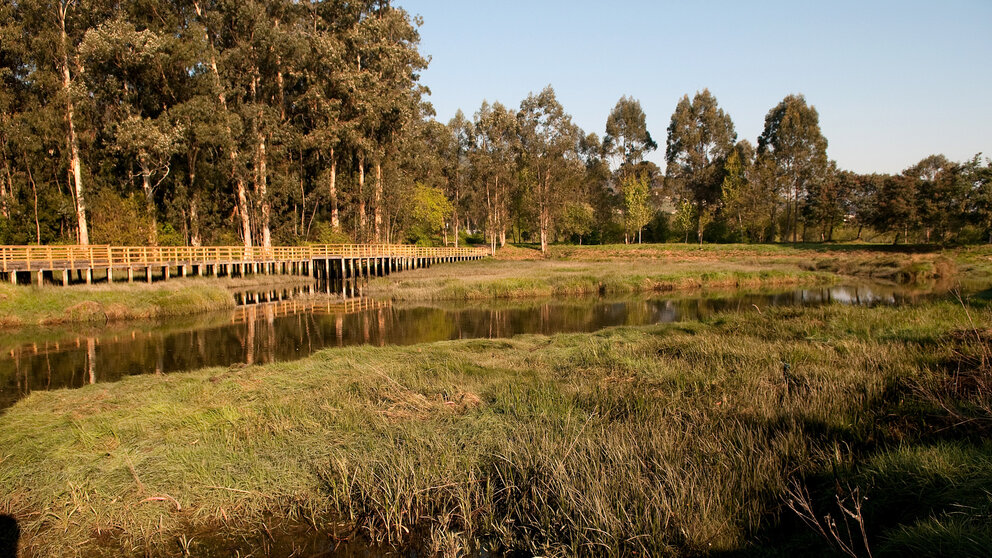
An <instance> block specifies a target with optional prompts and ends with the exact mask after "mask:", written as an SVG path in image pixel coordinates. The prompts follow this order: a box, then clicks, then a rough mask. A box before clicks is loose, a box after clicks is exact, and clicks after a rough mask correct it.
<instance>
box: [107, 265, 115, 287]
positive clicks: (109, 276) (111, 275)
mask: <svg viewBox="0 0 992 558" xmlns="http://www.w3.org/2000/svg"><path fill="white" fill-rule="evenodd" d="M107 284H108V285H113V284H114V268H112V267H109V266H108V267H107Z"/></svg>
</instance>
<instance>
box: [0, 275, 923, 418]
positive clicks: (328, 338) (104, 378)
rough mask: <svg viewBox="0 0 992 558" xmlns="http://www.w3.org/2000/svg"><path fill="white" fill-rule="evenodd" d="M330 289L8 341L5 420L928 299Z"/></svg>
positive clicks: (44, 331)
mask: <svg viewBox="0 0 992 558" xmlns="http://www.w3.org/2000/svg"><path fill="white" fill-rule="evenodd" d="M328 290H329V289H326V288H322V286H317V285H304V286H302V287H295V288H292V289H268V290H262V291H250V292H241V293H236V294H235V298H236V300H237V301H238V304H239V306H238V307H237V308H235V309H234V310H231V311H225V312H215V313H209V314H203V315H200V316H197V317H195V318H180V319H168V320H158V321H147V322H128V323H121V324H108V325H101V326H93V325H84V326H74V327H51V328H28V329H23V330H14V331H9V332H2V333H0V410H2V409H4V408H6V407H9V406H10V405H12V404H13V403H15V402H16V401H17V400H18V399H20V398H22V397H24V396H26V395H27V394H29V393H31V392H32V391H36V390H48V389H59V388H75V387H80V386H83V385H87V384H92V383H96V382H112V381H116V380H119V379H120V378H122V377H124V376H130V375H135V374H167V373H174V372H181V371H188V370H195V369H198V368H203V367H208V366H230V365H237V364H264V363H269V362H276V361H285V360H293V359H298V358H303V357H305V356H307V355H310V354H311V353H313V352H315V351H318V350H321V349H325V348H328V347H342V346H348V345H360V344H373V345H408V344H414V343H424V342H431V341H442V340H450V339H471V338H498V337H509V336H513V335H517V334H523V333H538V334H554V333H563V332H588V331H595V330H598V329H602V328H605V327H610V326H620V325H647V324H657V323H664V322H678V321H687V320H698V319H701V318H705V317H706V316H709V315H712V314H714V313H717V312H721V311H727V310H734V309H753V308H754V307H758V308H765V307H769V306H819V305H823V304H831V303H842V304H865V305H877V304H887V305H891V304H904V303H911V302H914V301H915V300H917V299H918V298H919V297H921V296H925V295H921V294H918V293H916V294H914V293H910V292H907V291H903V290H899V289H893V288H891V287H882V286H878V285H846V286H830V287H818V288H804V289H791V290H785V291H750V292H745V291H725V292H710V293H698V292H697V293H682V294H678V293H676V294H668V295H665V296H659V295H644V296H636V297H627V298H619V299H610V298H602V297H597V296H591V297H581V298H570V299H541V300H529V301H513V302H508V301H491V302H486V303H437V304H410V303H403V304H399V303H391V302H389V301H376V300H372V299H369V298H362V297H356V298H348V299H345V298H342V297H341V296H340V295H338V294H327V292H328ZM335 291H336V289H331V290H330V292H332V293H333V292H335Z"/></svg>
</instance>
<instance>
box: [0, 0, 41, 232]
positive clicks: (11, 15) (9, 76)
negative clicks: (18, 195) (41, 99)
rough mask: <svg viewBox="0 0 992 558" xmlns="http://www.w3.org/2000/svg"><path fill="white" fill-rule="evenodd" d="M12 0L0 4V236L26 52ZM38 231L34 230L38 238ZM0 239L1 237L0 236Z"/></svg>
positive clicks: (8, 200)
mask: <svg viewBox="0 0 992 558" xmlns="http://www.w3.org/2000/svg"><path fill="white" fill-rule="evenodd" d="M15 15H16V12H15V10H14V6H13V4H12V3H9V2H5V3H3V4H2V5H0V219H2V220H3V221H4V222H3V223H2V224H0V236H2V231H3V229H5V228H8V227H10V218H11V213H12V211H13V206H14V205H15V204H16V200H15V195H14V190H15V186H14V174H15V171H14V170H13V169H14V166H15V165H14V162H13V160H12V159H14V157H16V155H15V151H14V135H15V134H16V124H15V115H16V114H18V113H20V112H21V111H22V110H23V105H24V103H25V96H26V95H27V88H26V83H25V76H26V74H27V72H28V71H29V70H28V67H27V60H26V52H25V51H24V48H23V46H24V45H23V43H22V41H21V37H22V36H23V31H22V30H21V26H20V21H18V18H16V17H15ZM40 236H41V235H40V231H39V234H38V237H39V242H40ZM0 242H3V239H2V238H0Z"/></svg>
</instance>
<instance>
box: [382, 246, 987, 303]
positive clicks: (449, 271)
mask: <svg viewBox="0 0 992 558" xmlns="http://www.w3.org/2000/svg"><path fill="white" fill-rule="evenodd" d="M843 277H849V278H860V279H871V280H875V281H887V282H892V283H898V284H912V285H929V286H932V285H934V284H937V283H939V282H945V283H949V282H954V281H960V280H966V281H974V282H977V283H982V282H984V284H985V285H987V284H988V283H989V282H992V249H988V250H984V251H983V250H982V249H968V250H949V251H926V250H922V249H909V248H903V247H900V248H899V249H897V250H893V249H892V247H890V246H866V245H857V246H833V245H831V246H823V245H800V246H798V247H794V246H787V245H777V244H775V245H709V244H707V245H703V246H697V245H691V244H689V245H683V244H655V245H649V244H644V245H637V244H632V245H622V244H621V245H608V246H552V247H551V248H550V250H549V253H548V255H547V257H544V256H542V255H541V253H540V251H538V250H536V249H532V248H526V247H525V248H520V247H513V246H509V247H506V248H504V249H502V250H500V251H499V252H498V253H497V255H496V258H493V259H488V260H481V261H475V262H464V263H460V264H450V265H443V266H435V267H432V268H429V269H420V270H415V271H411V272H404V273H403V274H398V275H395V276H392V277H389V278H386V279H379V280H375V281H373V282H372V283H371V284H370V286H369V289H368V291H367V292H368V294H369V295H371V296H373V297H388V298H393V299H395V300H444V299H455V300H471V299H493V298H518V297H534V296H566V295H573V294H590V293H602V294H621V293H631V292H651V291H668V290H678V289H697V288H728V287H731V288H732V287H760V286H784V285H802V284H811V283H829V282H833V281H837V280H840V278H843Z"/></svg>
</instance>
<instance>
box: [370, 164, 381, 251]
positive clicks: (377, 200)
mask: <svg viewBox="0 0 992 558" xmlns="http://www.w3.org/2000/svg"><path fill="white" fill-rule="evenodd" d="M372 202H373V203H374V204H375V206H374V207H373V208H372V218H373V221H374V223H373V225H374V227H375V234H374V235H373V237H372V238H373V240H374V241H375V242H382V162H381V161H380V160H379V159H378V158H377V159H376V161H375V188H374V193H373V198H372Z"/></svg>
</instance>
